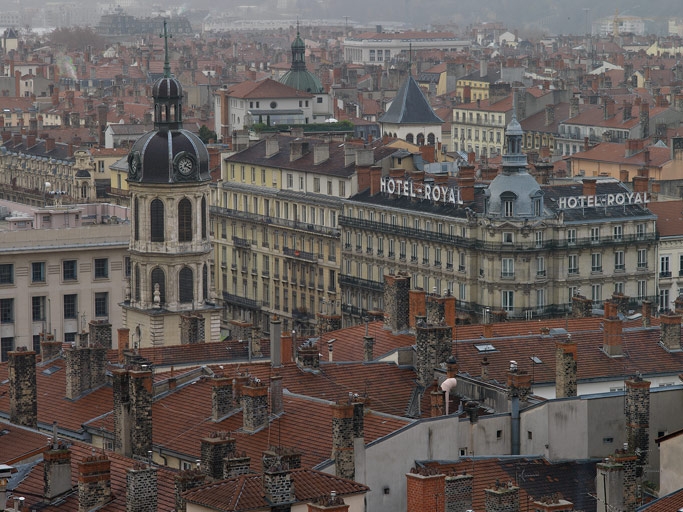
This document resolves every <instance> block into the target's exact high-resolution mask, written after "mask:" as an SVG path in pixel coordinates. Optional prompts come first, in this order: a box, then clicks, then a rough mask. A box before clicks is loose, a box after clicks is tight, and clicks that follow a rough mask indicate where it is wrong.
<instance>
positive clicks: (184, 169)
mask: <svg viewBox="0 0 683 512" xmlns="http://www.w3.org/2000/svg"><path fill="white" fill-rule="evenodd" d="M193 167H194V164H193V162H192V159H191V158H190V157H187V156H184V157H182V158H181V159H179V160H178V172H180V174H182V175H183V176H188V175H190V174H191V173H192V168H193Z"/></svg>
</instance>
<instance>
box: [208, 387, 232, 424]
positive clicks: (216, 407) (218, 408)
mask: <svg viewBox="0 0 683 512" xmlns="http://www.w3.org/2000/svg"><path fill="white" fill-rule="evenodd" d="M211 406H212V407H211V419H212V420H213V421H216V422H217V421H221V420H223V419H224V418H225V417H226V416H227V415H228V414H230V413H231V412H232V411H234V410H235V403H234V401H233V390H232V379H230V378H227V377H215V378H213V379H212V380H211Z"/></svg>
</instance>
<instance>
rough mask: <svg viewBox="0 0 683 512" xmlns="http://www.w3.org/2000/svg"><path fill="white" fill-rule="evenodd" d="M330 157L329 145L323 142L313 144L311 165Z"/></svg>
mask: <svg viewBox="0 0 683 512" xmlns="http://www.w3.org/2000/svg"><path fill="white" fill-rule="evenodd" d="M329 159H330V145H329V143H326V142H323V143H320V144H316V145H315V146H313V165H319V164H321V163H323V162H326V161H327V160H329Z"/></svg>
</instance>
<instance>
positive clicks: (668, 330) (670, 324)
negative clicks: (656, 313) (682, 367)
mask: <svg viewBox="0 0 683 512" xmlns="http://www.w3.org/2000/svg"><path fill="white" fill-rule="evenodd" d="M659 329H660V332H659V342H660V343H661V344H662V346H663V347H664V348H665V349H666V350H668V351H669V352H671V351H674V350H676V351H678V350H681V348H683V347H681V315H680V314H679V313H671V312H666V313H662V314H661V315H660V325H659Z"/></svg>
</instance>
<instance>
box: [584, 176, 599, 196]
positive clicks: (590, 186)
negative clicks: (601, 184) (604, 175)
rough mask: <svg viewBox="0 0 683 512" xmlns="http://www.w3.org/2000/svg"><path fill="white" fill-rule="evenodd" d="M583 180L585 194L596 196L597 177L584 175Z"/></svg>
mask: <svg viewBox="0 0 683 512" xmlns="http://www.w3.org/2000/svg"><path fill="white" fill-rule="evenodd" d="M581 181H582V183H583V195H584V196H594V195H595V193H596V191H597V188H598V183H597V178H593V177H584V178H583V179H582V180H581Z"/></svg>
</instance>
